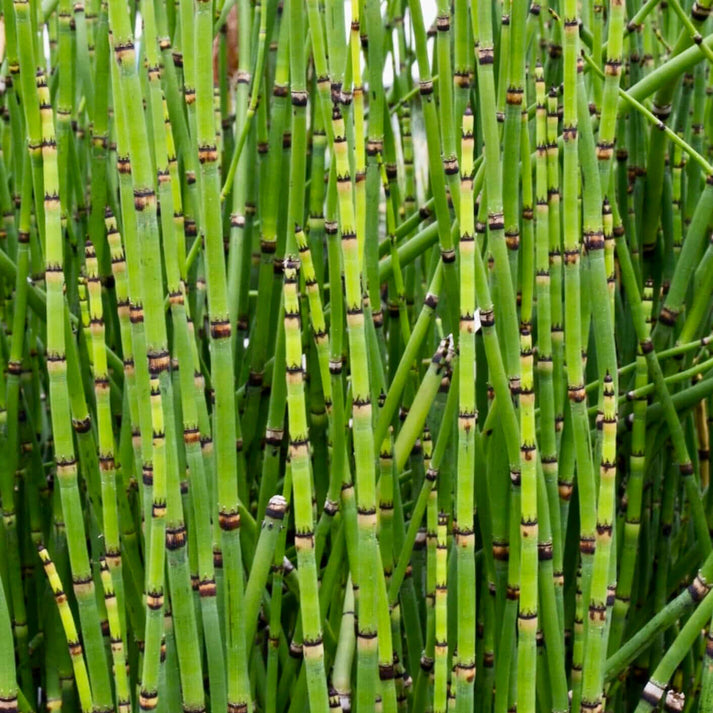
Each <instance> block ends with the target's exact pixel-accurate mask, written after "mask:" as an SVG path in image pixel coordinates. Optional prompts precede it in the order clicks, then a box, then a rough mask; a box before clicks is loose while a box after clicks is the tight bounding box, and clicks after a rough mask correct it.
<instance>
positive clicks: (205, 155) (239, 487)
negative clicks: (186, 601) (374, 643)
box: [182, 2, 250, 711]
mask: <svg viewBox="0 0 713 713" xmlns="http://www.w3.org/2000/svg"><path fill="white" fill-rule="evenodd" d="M182 5H183V3H182ZM211 10H212V9H211V4H210V3H206V2H201V3H199V4H198V5H197V8H196V16H195V27H194V32H195V35H194V38H195V39H194V42H195V50H196V54H195V60H196V64H197V66H211V62H212V60H211V44H212V43H211V41H210V39H209V38H211V37H212V11H211ZM185 50H186V48H185V47H184V52H185ZM195 104H196V107H195V119H196V135H195V140H196V143H197V150H198V159H199V162H200V175H201V184H200V188H201V195H202V218H203V225H202V228H203V231H204V232H203V237H204V241H205V266H206V281H207V293H208V310H209V321H210V338H211V345H212V354H211V376H212V381H213V383H214V384H222V385H223V386H222V387H221V388H216V389H215V391H214V393H215V403H214V412H213V418H214V421H213V439H214V447H215V472H216V476H217V478H216V480H217V482H216V496H217V497H216V500H217V505H218V524H219V527H220V544H221V551H222V557H223V578H224V580H223V581H224V586H225V608H226V612H227V616H226V617H225V622H226V632H225V642H226V651H227V667H226V670H227V672H228V679H227V691H228V709H229V710H235V711H239V710H241V709H243V708H244V707H245V706H246V705H247V706H248V708H249V705H250V701H249V688H248V671H247V656H246V648H245V647H246V642H245V630H244V621H243V620H241V619H240V617H238V616H237V612H238V611H240V610H241V608H242V603H243V567H242V553H241V548H240V520H241V517H240V513H239V508H238V503H239V498H240V495H241V491H242V497H243V498H245V497H246V496H247V492H246V491H247V486H246V483H245V473H244V470H243V469H242V468H241V469H240V470H239V468H238V455H237V453H236V448H237V413H236V411H235V399H234V396H233V394H234V388H232V387H231V384H233V378H234V377H233V375H234V370H233V369H234V368H233V354H232V345H231V334H232V326H231V323H230V310H229V307H228V290H227V280H226V275H225V262H224V257H223V239H222V228H221V224H220V222H221V221H220V218H221V215H220V214H221V211H220V176H219V173H218V168H219V167H218V159H219V154H218V149H217V145H216V133H215V123H214V116H213V82H212V76H211V75H210V73H206V72H197V73H196V81H195ZM189 117H190V113H189Z"/></svg>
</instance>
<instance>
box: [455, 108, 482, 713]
mask: <svg viewBox="0 0 713 713" xmlns="http://www.w3.org/2000/svg"><path fill="white" fill-rule="evenodd" d="M462 124H463V126H462V138H461V177H460V206H461V214H460V230H461V232H460V240H459V243H458V251H459V254H460V326H459V333H458V350H459V354H460V365H461V366H460V368H461V369H462V370H463V374H464V375H465V374H467V375H468V377H471V375H472V378H461V379H459V380H458V390H459V394H458V402H459V403H458V480H457V486H456V487H457V492H456V517H455V522H454V524H453V529H454V535H455V540H456V546H457V550H456V552H457V560H458V563H457V592H458V604H459V608H460V612H461V614H460V617H459V619H458V632H457V651H458V658H457V662H456V664H455V674H456V711H458V713H465V712H466V711H471V710H472V709H473V704H474V687H475V664H476V662H475V616H476V589H475V587H474V586H473V585H472V578H473V573H474V571H475V531H474V518H473V514H474V512H475V506H476V503H475V483H474V475H475V452H474V451H475V430H476V419H477V416H476V408H475V369H476V362H475V331H476V328H475V258H474V251H475V250H477V249H478V247H477V246H476V243H475V221H474V216H473V209H472V206H473V146H474V143H475V139H474V135H473V124H474V121H473V113H472V111H471V109H470V107H469V106H468V107H466V109H465V114H464V116H463V121H462Z"/></svg>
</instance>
